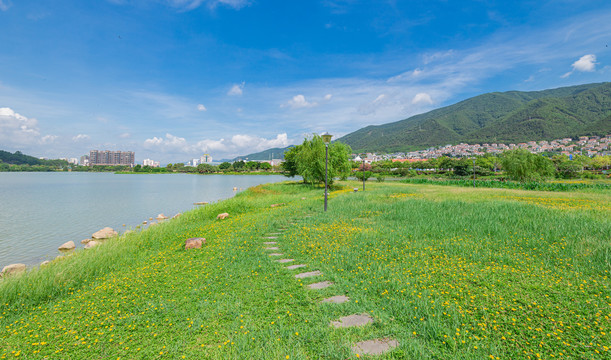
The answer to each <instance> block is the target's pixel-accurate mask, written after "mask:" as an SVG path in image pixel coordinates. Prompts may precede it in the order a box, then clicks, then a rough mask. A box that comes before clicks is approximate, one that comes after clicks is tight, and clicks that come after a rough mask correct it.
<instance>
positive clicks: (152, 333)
mask: <svg viewBox="0 0 611 360" xmlns="http://www.w3.org/2000/svg"><path fill="white" fill-rule="evenodd" d="M359 184H360V183H358V182H337V183H336V184H335V185H334V187H333V188H332V191H331V195H330V201H329V211H327V212H326V213H325V212H322V197H323V191H322V188H321V187H316V186H306V185H303V184H297V183H283V184H273V185H263V186H257V187H254V188H251V189H249V190H247V191H245V192H243V193H240V194H238V195H237V196H236V197H234V198H232V199H229V200H225V201H222V202H219V203H214V204H211V205H207V206H206V207H203V208H199V209H197V210H193V211H190V212H188V213H185V214H183V215H182V216H181V217H179V218H177V219H173V220H170V221H167V222H165V223H161V224H159V225H157V226H155V227H151V228H149V229H146V230H144V231H136V232H133V233H130V234H127V235H123V236H121V237H119V238H115V239H112V240H108V241H107V242H106V243H104V244H102V245H101V246H98V247H96V248H93V249H90V250H86V251H80V252H77V253H75V254H74V255H71V256H64V257H63V258H59V259H57V260H55V261H53V262H52V263H51V264H49V265H46V266H45V267H42V268H40V269H33V270H32V271H30V272H29V273H28V274H26V275H24V276H21V277H10V278H7V279H4V280H3V282H2V284H0V323H1V325H2V326H1V327H0V349H1V350H0V358H15V357H17V358H19V357H23V358H28V359H43V358H65V359H68V358H69V359H88V358H113V359H116V358H119V357H120V358H129V359H163V358H168V359H180V358H187V359H202V358H206V359H234V358H235V359H247V358H248V359H250V358H252V359H287V358H288V359H306V358H329V359H347V358H356V357H357V355H356V354H352V353H351V350H350V346H351V345H352V344H354V343H355V342H357V341H362V340H368V339H373V338H383V337H391V338H394V339H396V340H397V341H398V342H399V347H398V348H397V349H395V350H394V351H392V352H390V353H387V354H385V355H383V356H381V357H380V358H396V359H401V358H405V359H414V358H415V359H454V358H457V359H486V358H487V359H492V358H493V359H537V358H566V359H575V358H583V359H585V358H588V359H591V358H594V359H596V358H598V359H605V358H609V344H610V343H611V320H610V318H611V298H610V290H611V287H610V286H611V283H610V279H609V275H610V274H609V272H610V271H611V244H609V234H610V233H611V220H610V219H611V216H610V215H611V194H610V193H609V192H608V191H606V190H604V189H599V190H596V191H571V192H543V191H524V190H517V189H494V188H475V189H474V188H468V187H456V186H436V185H431V184H406V183H400V182H384V183H378V182H374V183H371V184H368V186H367V191H365V192H362V191H359V192H357V193H354V192H353V191H352V188H353V187H357V186H359ZM272 204H283V205H282V206H275V207H271V205H272ZM221 212H228V213H229V214H230V216H229V218H227V219H226V220H222V221H221V220H216V215H217V214H218V213H221ZM280 229H285V230H284V231H282V232H281V233H280V234H279V235H277V236H278V239H277V240H274V241H277V242H278V246H279V247H280V248H281V252H282V253H284V257H287V258H294V259H295V262H294V263H295V264H307V268H306V269H307V270H310V271H311V270H320V271H322V272H323V274H324V275H323V276H322V277H318V278H315V279H313V280H310V279H303V280H301V281H300V280H296V279H295V278H294V276H293V275H294V274H296V273H297V272H296V271H295V270H294V271H290V270H287V269H286V268H285V267H284V266H283V265H282V264H279V263H276V262H274V261H272V260H271V258H270V257H269V256H268V254H267V253H266V251H265V250H264V247H265V245H263V242H264V241H269V240H264V239H263V237H265V236H268V235H269V234H270V233H276V232H280ZM191 237H205V238H206V244H205V245H204V246H203V248H202V249H196V250H184V241H185V240H186V239H187V238H191ZM323 280H328V281H332V282H334V285H333V286H331V287H329V288H326V289H323V290H311V289H308V288H307V287H306V286H305V284H308V283H312V282H317V281H323ZM340 294H345V295H347V296H349V297H350V299H351V300H350V301H349V302H348V303H344V304H320V303H319V302H320V300H322V299H323V298H326V297H328V296H332V295H340ZM354 313H369V314H370V315H371V316H372V317H373V318H374V319H375V323H374V324H373V325H367V326H364V327H359V328H350V329H334V328H332V327H330V326H329V322H330V321H332V320H337V319H338V318H339V317H341V316H345V315H349V314H354Z"/></svg>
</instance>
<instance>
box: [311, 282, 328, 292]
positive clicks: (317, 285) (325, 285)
mask: <svg viewBox="0 0 611 360" xmlns="http://www.w3.org/2000/svg"><path fill="white" fill-rule="evenodd" d="M331 285H333V283H332V282H331V281H321V282H317V283H314V284H310V285H308V287H309V288H310V289H315V290H318V289H324V288H328V287H329V286H331Z"/></svg>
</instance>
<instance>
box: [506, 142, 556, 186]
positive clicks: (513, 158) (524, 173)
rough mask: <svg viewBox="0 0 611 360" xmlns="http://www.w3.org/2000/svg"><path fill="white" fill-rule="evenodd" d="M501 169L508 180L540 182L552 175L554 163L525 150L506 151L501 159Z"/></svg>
mask: <svg viewBox="0 0 611 360" xmlns="http://www.w3.org/2000/svg"><path fill="white" fill-rule="evenodd" d="M501 163H502V164H503V169H505V172H506V173H507V175H509V177H510V178H512V179H514V180H518V181H528V180H541V179H543V178H546V177H549V176H552V175H553V174H554V170H555V168H554V163H553V162H552V161H551V160H550V159H548V158H546V157H543V156H541V155H536V154H532V153H531V152H530V151H528V150H526V149H516V150H510V151H506V152H505V153H504V154H503V157H502V159H501Z"/></svg>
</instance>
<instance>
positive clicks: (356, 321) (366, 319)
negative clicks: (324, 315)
mask: <svg viewBox="0 0 611 360" xmlns="http://www.w3.org/2000/svg"><path fill="white" fill-rule="evenodd" d="M372 322H373V318H372V317H371V316H369V314H366V313H365V314H360V315H359V314H354V315H348V316H344V317H342V318H339V321H331V326H333V327H335V328H347V327H354V326H363V325H367V324H370V323H372Z"/></svg>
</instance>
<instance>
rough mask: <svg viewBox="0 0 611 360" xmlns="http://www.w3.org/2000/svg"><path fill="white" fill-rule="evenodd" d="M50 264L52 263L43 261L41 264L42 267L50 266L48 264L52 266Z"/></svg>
mask: <svg viewBox="0 0 611 360" xmlns="http://www.w3.org/2000/svg"><path fill="white" fill-rule="evenodd" d="M50 263H51V262H50V261H49V260H45V261H43V262H41V263H40V266H45V265H48V264H50Z"/></svg>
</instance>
